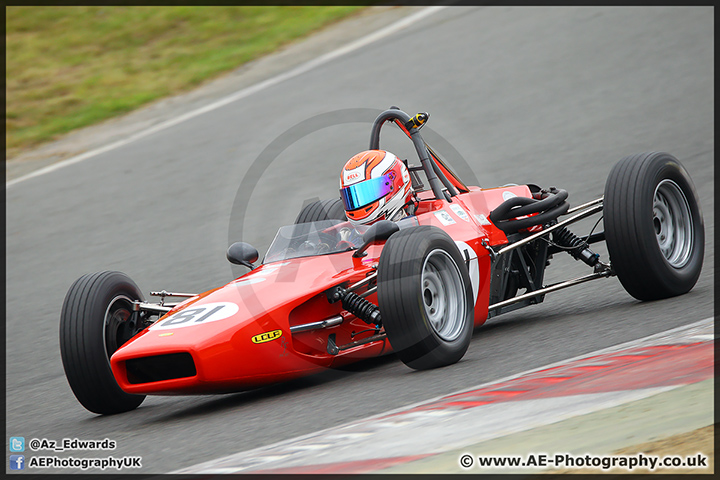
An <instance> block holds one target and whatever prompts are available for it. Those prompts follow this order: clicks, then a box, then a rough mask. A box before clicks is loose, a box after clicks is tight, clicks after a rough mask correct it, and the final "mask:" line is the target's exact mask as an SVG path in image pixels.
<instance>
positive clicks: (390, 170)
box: [340, 150, 413, 225]
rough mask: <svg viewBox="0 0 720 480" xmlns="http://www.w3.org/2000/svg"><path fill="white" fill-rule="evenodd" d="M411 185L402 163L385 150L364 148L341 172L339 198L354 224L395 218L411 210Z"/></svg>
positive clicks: (398, 218)
mask: <svg viewBox="0 0 720 480" xmlns="http://www.w3.org/2000/svg"><path fill="white" fill-rule="evenodd" d="M412 197H413V189H412V184H411V181H410V173H409V172H408V169H407V167H406V166H405V164H404V163H403V162H402V161H401V160H400V159H398V158H397V157H396V156H395V155H393V154H392V153H390V152H386V151H385V150H366V151H364V152H360V153H358V154H357V155H355V156H353V157H352V158H351V159H350V160H348V161H347V163H346V164H345V166H344V167H343V170H342V174H341V175H340V198H342V201H343V204H344V205H345V214H346V215H347V218H348V220H350V222H351V223H352V224H353V225H370V224H372V223H375V222H377V221H378V220H391V221H393V222H396V221H398V220H400V219H401V218H403V217H405V216H407V215H408V214H410V212H408V208H409V207H410V206H411V205H412Z"/></svg>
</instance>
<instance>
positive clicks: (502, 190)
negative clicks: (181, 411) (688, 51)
mask: <svg viewBox="0 0 720 480" xmlns="http://www.w3.org/2000/svg"><path fill="white" fill-rule="evenodd" d="M427 119H428V115H427V114H426V113H419V114H417V115H415V116H413V117H411V116H409V115H408V114H406V113H405V112H403V111H401V110H399V109H398V108H397V107H391V108H390V109H388V110H386V111H384V112H383V113H381V114H380V115H379V116H378V117H377V118H376V120H375V122H374V124H373V126H372V131H371V138H370V149H371V150H377V149H379V148H380V131H381V129H382V127H383V125H385V124H386V123H390V124H395V125H397V126H399V127H400V128H401V129H402V131H403V132H404V133H405V134H406V135H407V137H408V138H409V139H410V140H411V141H412V143H413V145H414V147H415V151H416V152H417V156H418V160H419V162H420V163H419V164H418V165H412V164H408V165H407V168H408V170H409V173H410V176H411V180H412V187H413V191H414V194H413V195H414V200H413V201H414V212H413V214H412V215H410V216H407V217H405V218H403V219H402V220H400V221H397V222H392V221H389V220H380V221H377V222H375V223H373V224H372V225H357V224H356V223H354V222H349V221H348V219H347V218H346V215H345V209H344V205H343V203H342V202H341V199H340V198H333V199H328V200H324V201H318V202H315V203H311V204H309V205H307V206H305V207H304V208H303V209H302V210H301V212H300V214H299V215H298V218H297V220H296V222H295V224H294V225H288V226H283V227H281V228H280V229H279V231H278V232H277V235H276V237H275V239H274V240H273V242H272V244H271V245H270V247H269V248H268V251H267V253H266V255H265V257H264V259H263V261H262V262H261V263H259V264H257V263H256V262H257V260H258V257H259V254H258V251H257V250H256V249H255V248H254V247H252V246H251V245H249V244H247V243H243V242H238V243H234V244H232V245H231V246H230V247H229V248H228V250H227V258H228V260H229V261H230V262H232V263H234V264H239V265H245V266H247V267H248V268H249V269H250V271H249V272H247V273H246V274H245V275H242V276H241V277H239V278H237V279H235V280H233V281H231V282H230V283H228V284H227V285H224V286H220V287H218V288H213V289H211V290H208V291H207V292H204V293H200V294H189V293H173V292H167V291H165V290H162V291H157V292H151V293H150V295H151V296H159V297H160V301H159V302H156V303H149V302H146V301H145V299H144V297H143V294H142V293H141V291H140V289H139V288H138V287H137V285H136V284H135V283H134V282H133V281H132V280H131V279H130V278H128V277H127V276H126V275H125V274H123V273H120V272H113V271H104V272H100V273H93V274H87V275H84V276H82V277H81V278H79V279H78V280H77V281H75V283H73V285H72V286H71V287H70V289H69V291H68V293H67V296H66V297H65V301H64V303H63V307H62V314H61V319H60V351H61V356H62V362H63V366H64V369H65V373H66V376H67V379H68V382H69V384H70V386H71V388H72V390H73V392H74V394H75V396H76V397H77V399H78V400H79V401H80V403H81V404H82V405H83V406H84V407H85V408H86V409H88V410H89V411H91V412H95V413H98V414H114V413H119V412H124V411H128V410H132V409H134V408H136V407H137V406H138V405H140V403H142V401H143V399H144V398H145V396H146V395H172V394H199V393H225V392H233V391H241V390H247V389H252V388H256V387H259V386H262V385H266V384H269V383H274V382H279V381H283V380H287V379H291V378H295V377H299V376H302V375H308V374H311V373H314V372H317V371H319V370H321V369H326V368H332V367H336V366H340V365H343V364H347V363H348V362H353V361H356V360H359V359H363V358H368V357H373V356H377V355H382V354H386V353H389V352H395V353H396V355H397V357H398V358H399V359H400V360H401V361H403V362H404V363H405V364H406V365H408V366H409V367H411V368H413V369H430V368H436V367H443V366H446V365H450V364H453V363H455V362H457V361H458V360H460V359H461V358H462V357H463V355H464V354H465V352H466V350H467V348H468V345H469V343H470V340H471V337H472V333H473V329H474V328H475V327H478V326H480V325H482V324H483V323H484V322H485V321H486V319H488V318H490V317H494V316H496V315H500V314H502V313H506V312H510V311H512V310H515V309H518V308H521V307H525V306H528V305H533V304H537V303H539V302H542V301H543V300H544V299H545V295H546V294H548V293H551V292H554V291H556V290H560V289H563V288H567V287H570V286H574V285H578V284H581V283H585V282H589V281H592V280H599V279H602V278H607V277H613V276H617V277H618V279H619V280H620V282H621V283H622V285H623V286H624V288H625V289H626V290H627V291H628V293H630V294H631V295H632V296H633V297H635V298H637V299H639V300H655V299H662V298H666V297H671V296H675V295H680V294H683V293H686V292H688V291H689V290H690V289H692V288H693V286H694V285H695V283H696V281H697V279H698V276H699V274H700V270H701V267H702V261H703V254H704V226H703V218H702V213H701V211H700V208H699V202H698V196H697V193H696V192H695V187H694V185H693V183H692V181H691V179H690V177H689V176H688V173H687V172H686V170H685V168H684V167H683V166H682V165H681V164H680V162H679V161H678V160H677V159H676V158H674V157H673V156H672V155H670V154H668V153H661V152H650V153H641V154H636V155H632V156H628V157H626V158H623V159H622V160H620V161H619V162H618V163H617V164H616V165H615V166H614V167H613V168H612V170H611V171H610V174H609V177H608V179H607V183H606V185H605V192H604V196H603V197H601V198H598V199H596V200H594V201H591V202H588V203H585V204H584V205H579V206H575V207H573V208H570V206H569V204H568V202H567V197H568V193H567V192H566V191H564V190H561V189H556V188H545V189H544V188H541V187H539V186H536V185H532V184H528V185H509V186H503V187H497V188H479V187H476V186H467V185H466V184H465V183H464V182H463V181H462V180H461V179H460V178H459V177H458V176H457V175H456V174H455V173H454V172H453V170H452V169H451V168H450V166H449V164H448V163H447V162H446V161H444V160H443V159H442V158H441V157H440V156H439V155H438V154H437V153H436V152H435V151H434V150H433V149H432V148H431V147H430V146H428V145H427V143H426V142H425V141H424V140H423V138H422V136H421V134H420V129H421V127H422V126H423V125H424V124H425V122H426V121H427ZM596 214H601V215H602V219H603V225H604V231H600V232H595V233H593V232H592V231H591V232H590V233H589V234H588V235H586V236H582V237H578V236H577V235H575V234H574V233H572V231H571V230H570V229H569V228H568V227H569V226H570V225H572V224H573V223H575V222H577V221H579V220H581V219H584V218H586V217H589V216H592V215H596ZM599 221H600V220H598V223H599ZM596 225H597V224H596ZM602 241H604V242H606V244H607V250H608V253H609V257H610V258H607V259H603V258H601V257H600V255H598V254H597V253H595V252H593V250H592V249H591V245H592V244H593V243H596V242H602ZM561 253H562V254H569V255H571V256H572V257H574V258H575V259H577V260H579V261H581V262H583V263H585V264H587V267H588V270H589V272H588V274H587V275H584V276H581V277H579V278H573V279H569V280H566V281H562V282H558V283H553V284H551V285H546V284H545V283H544V281H543V278H544V274H545V268H546V266H548V265H549V259H550V258H551V257H552V256H553V255H556V254H561ZM168 298H179V299H182V301H180V302H177V303H173V302H170V303H167V302H166V301H165V300H166V299H168Z"/></svg>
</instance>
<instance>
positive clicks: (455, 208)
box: [450, 203, 470, 222]
mask: <svg viewBox="0 0 720 480" xmlns="http://www.w3.org/2000/svg"><path fill="white" fill-rule="evenodd" d="M450 209H451V210H452V211H453V212H455V215H457V216H458V217H460V220H465V221H466V222H469V221H470V216H469V215H468V214H467V212H466V211H465V210H464V209H463V208H462V207H461V206H460V205H458V204H456V203H453V204H452V205H450Z"/></svg>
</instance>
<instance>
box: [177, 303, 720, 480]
mask: <svg viewBox="0 0 720 480" xmlns="http://www.w3.org/2000/svg"><path fill="white" fill-rule="evenodd" d="M710 325H713V327H714V317H708V318H705V319H703V320H699V321H697V322H695V323H690V324H687V325H681V326H679V327H676V328H672V329H670V330H665V331H662V332H659V333H655V334H653V335H648V336H647V337H642V338H638V339H636V340H630V341H628V342H625V343H620V344H618V345H613V346H610V347H606V348H603V349H600V350H596V351H593V352H588V353H585V354H582V355H578V356H575V357H572V358H568V359H565V360H561V361H559V362H554V363H551V364H548V365H543V366H542V367H538V368H533V369H532V370H527V371H524V372H520V373H517V374H515V375H510V376H507V377H503V378H500V379H498V380H493V381H491V382H487V383H483V384H480V385H476V386H474V387H469V388H463V389H462V390H457V391H455V392H450V393H445V394H443V395H440V396H437V397H434V398H431V399H428V400H422V401H420V402H417V403H413V404H410V405H405V406H402V407H400V408H396V409H393V410H389V411H387V412H383V413H379V414H376V415H372V416H370V417H366V418H362V419H360V420H356V421H353V422H348V423H346V424H343V425H338V426H334V427H328V428H325V429H322V430H318V431H316V432H311V433H307V434H304V435H300V436H297V437H293V438H290V439H287V440H281V441H279V442H276V443H273V444H271V445H266V446H264V447H260V448H257V449H250V450H246V451H241V452H237V453H234V454H229V455H225V456H222V457H219V458H216V459H214V460H210V461H207V462H201V463H198V464H195V465H191V466H190V467H185V468H183V469H179V470H175V471H173V472H170V473H187V472H195V473H197V472H196V471H197V469H202V468H207V467H209V466H212V465H215V464H217V463H219V462H222V461H228V460H230V459H232V458H239V457H241V456H242V455H244V454H246V453H247V452H248V451H252V450H258V451H260V450H263V451H265V450H270V449H276V448H279V447H283V446H286V445H290V444H294V443H298V442H302V441H304V440H308V439H312V438H313V437H318V436H320V435H322V434H325V433H331V432H333V431H338V430H343V429H347V428H350V427H352V426H354V425H357V424H360V423H367V422H371V421H376V420H378V419H380V418H382V417H386V416H388V415H391V414H397V413H401V412H404V411H406V410H412V409H413V408H416V407H419V406H421V405H425V404H428V403H434V402H437V401H440V400H441V399H443V398H445V397H449V396H451V395H457V394H460V393H464V392H468V391H473V390H479V389H481V388H486V387H488V386H491V385H495V384H498V383H504V382H507V381H510V380H514V379H516V378H519V377H522V376H525V375H529V374H532V373H535V372H538V371H541V370H546V369H549V368H554V367H559V366H562V365H566V364H568V363H572V362H574V361H577V360H581V359H583V358H587V357H592V356H597V355H602V354H606V353H611V352H615V351H619V350H624V349H627V348H632V347H636V346H639V345H642V344H644V343H648V342H652V341H653V340H656V339H661V338H662V337H665V336H672V335H674V334H678V333H682V332H684V331H687V330H690V331H691V330H693V329H703V328H704V327H709V326H710ZM713 330H714V328H713ZM706 335H707V333H703V334H701V336H703V337H704V336H706ZM670 388H674V387H669V388H668V389H670ZM646 390H648V391H649V390H653V389H646ZM640 396H641V397H642V396H643V395H640Z"/></svg>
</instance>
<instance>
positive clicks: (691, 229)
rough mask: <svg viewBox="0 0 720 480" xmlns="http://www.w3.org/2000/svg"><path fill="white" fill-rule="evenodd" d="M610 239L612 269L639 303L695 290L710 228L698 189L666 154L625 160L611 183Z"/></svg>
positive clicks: (607, 191)
mask: <svg viewBox="0 0 720 480" xmlns="http://www.w3.org/2000/svg"><path fill="white" fill-rule="evenodd" d="M603 221H604V223H605V238H606V242H607V248H608V253H609V254H610V261H611V263H612V267H613V269H614V270H615V272H616V273H617V276H618V278H619V279H620V282H621V283H622V285H623V287H625V290H627V292H628V293H629V294H630V295H632V296H633V297H635V298H637V299H638V300H657V299H661V298H668V297H673V296H675V295H681V294H683V293H686V292H688V291H690V289H692V288H693V286H694V285H695V283H696V282H697V279H698V277H699V276H700V270H701V269H702V262H703V255H704V252H705V227H704V225H703V217H702V212H701V211H700V206H699V200H698V196H697V192H696V191H695V186H694V185H693V182H692V180H691V179H690V176H689V175H688V173H687V171H686V170H685V168H684V167H683V166H682V165H681V164H680V162H679V161H678V160H677V159H676V158H675V157H673V156H672V155H670V154H667V153H662V152H650V153H641V154H637V155H632V156H629V157H625V158H623V159H622V160H620V161H619V162H618V163H617V164H616V165H615V166H614V167H613V169H612V170H611V171H610V175H609V176H608V180H607V183H606V184H605V198H604V220H603Z"/></svg>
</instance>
